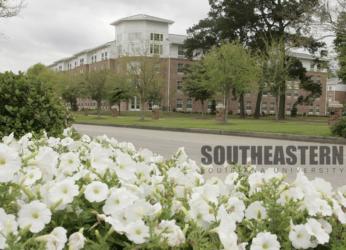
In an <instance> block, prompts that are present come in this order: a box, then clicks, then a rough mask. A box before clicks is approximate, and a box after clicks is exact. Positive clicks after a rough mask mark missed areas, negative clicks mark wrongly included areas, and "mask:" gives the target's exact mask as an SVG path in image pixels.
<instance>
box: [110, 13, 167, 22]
mask: <svg viewBox="0 0 346 250" xmlns="http://www.w3.org/2000/svg"><path fill="white" fill-rule="evenodd" d="M129 21H152V22H159V23H167V24H173V23H174V22H173V21H172V20H168V19H164V18H160V17H154V16H149V15H145V14H138V15H134V16H129V17H125V18H121V19H119V20H117V21H115V22H113V23H111V25H117V24H120V23H123V22H129Z"/></svg>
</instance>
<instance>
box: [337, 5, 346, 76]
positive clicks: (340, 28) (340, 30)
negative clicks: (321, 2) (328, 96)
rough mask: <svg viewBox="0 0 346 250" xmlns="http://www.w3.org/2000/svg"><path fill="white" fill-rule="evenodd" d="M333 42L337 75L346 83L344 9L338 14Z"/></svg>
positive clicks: (345, 17)
mask: <svg viewBox="0 0 346 250" xmlns="http://www.w3.org/2000/svg"><path fill="white" fill-rule="evenodd" d="M334 44H335V48H336V52H337V55H338V61H339V67H340V68H339V70H338V76H339V78H340V79H342V80H343V82H345V83H346V10H345V12H341V13H340V14H339V16H338V20H337V23H336V39H335V40H334Z"/></svg>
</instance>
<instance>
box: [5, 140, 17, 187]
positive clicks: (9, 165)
mask: <svg viewBox="0 0 346 250" xmlns="http://www.w3.org/2000/svg"><path fill="white" fill-rule="evenodd" d="M20 165H21V162H20V158H19V155H18V153H17V152H16V151H15V150H14V149H13V148H11V147H9V146H7V145H5V144H0V183H1V182H5V183H6V182H11V181H13V178H14V175H15V174H16V173H17V172H18V170H19V169H20Z"/></svg>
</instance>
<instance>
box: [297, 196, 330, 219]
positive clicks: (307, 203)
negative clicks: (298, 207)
mask: <svg viewBox="0 0 346 250" xmlns="http://www.w3.org/2000/svg"><path fill="white" fill-rule="evenodd" d="M303 205H304V207H305V208H306V209H307V210H308V213H309V215H310V216H316V215H322V216H331V215H332V213H333V210H332V208H331V206H330V205H329V204H328V202H327V201H326V200H322V199H320V198H318V197H311V196H306V197H305V199H304V203H303Z"/></svg>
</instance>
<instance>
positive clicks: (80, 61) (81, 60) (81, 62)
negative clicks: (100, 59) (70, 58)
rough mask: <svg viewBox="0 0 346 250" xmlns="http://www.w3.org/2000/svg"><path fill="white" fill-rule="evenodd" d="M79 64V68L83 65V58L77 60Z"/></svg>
mask: <svg viewBox="0 0 346 250" xmlns="http://www.w3.org/2000/svg"><path fill="white" fill-rule="evenodd" d="M79 64H80V65H81V66H82V65H84V58H82V59H80V60H79Z"/></svg>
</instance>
